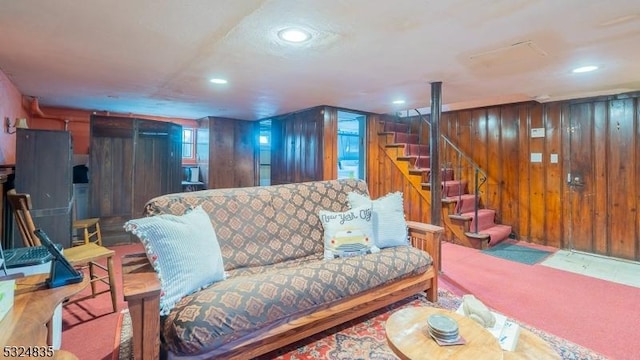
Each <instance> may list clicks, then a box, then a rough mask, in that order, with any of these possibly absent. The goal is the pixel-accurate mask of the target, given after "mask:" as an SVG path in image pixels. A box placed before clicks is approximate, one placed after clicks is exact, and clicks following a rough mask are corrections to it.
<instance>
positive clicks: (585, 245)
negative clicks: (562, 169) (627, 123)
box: [565, 103, 595, 251]
mask: <svg viewBox="0 0 640 360" xmlns="http://www.w3.org/2000/svg"><path fill="white" fill-rule="evenodd" d="M592 111H593V109H592V106H591V104H590V103H581V104H570V105H569V109H568V123H567V126H568V127H567V138H568V144H569V146H568V155H569V159H568V160H569V161H568V166H567V170H568V171H567V173H566V183H567V185H568V186H567V191H568V193H567V195H568V196H567V199H568V206H567V212H568V213H567V215H568V216H567V219H568V226H567V229H566V232H567V233H566V234H565V239H566V243H565V247H567V248H569V249H572V250H573V249H575V250H581V251H591V250H592V249H593V226H591V224H592V220H593V217H594V213H595V203H594V168H593V163H594V161H593V156H594V153H593V145H594V141H593V113H592Z"/></svg>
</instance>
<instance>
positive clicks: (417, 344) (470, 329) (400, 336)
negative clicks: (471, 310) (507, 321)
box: [385, 306, 560, 360]
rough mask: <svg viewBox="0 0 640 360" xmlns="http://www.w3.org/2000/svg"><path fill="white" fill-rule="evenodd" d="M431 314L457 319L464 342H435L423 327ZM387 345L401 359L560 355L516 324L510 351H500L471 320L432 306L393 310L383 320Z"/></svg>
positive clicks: (515, 359)
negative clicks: (517, 330)
mask: <svg viewBox="0 0 640 360" xmlns="http://www.w3.org/2000/svg"><path fill="white" fill-rule="evenodd" d="M433 314H442V315H447V316H450V317H452V318H453V319H455V320H456V321H457V322H458V325H459V327H460V335H462V337H463V338H464V339H465V340H466V342H467V343H466V344H465V345H450V346H440V345H438V344H437V343H436V342H435V341H434V340H433V339H432V338H431V336H429V334H428V333H426V332H425V330H424V327H425V326H426V323H427V318H428V317H429V316H431V315H433ZM385 330H386V333H387V340H388V342H389V347H390V348H391V349H392V350H393V352H394V353H395V354H396V355H398V356H399V357H400V358H402V359H411V360H416V359H473V360H481V359H509V360H529V359H530V360H542V359H553V360H555V359H560V356H559V355H558V354H557V353H556V352H555V351H554V350H553V349H552V348H551V346H549V344H547V343H546V342H545V341H544V340H542V339H541V338H540V337H538V336H537V335H535V334H534V333H532V332H531V331H529V330H527V329H524V328H522V327H520V335H519V337H518V345H517V346H516V349H515V350H514V351H502V349H501V348H500V344H499V343H498V340H496V338H495V337H493V335H491V333H490V332H489V331H487V330H486V329H485V328H483V327H482V326H480V325H479V324H478V323H476V322H475V321H473V320H471V319H469V318H467V317H465V316H462V315H460V314H457V313H454V312H452V311H449V310H444V309H438V308H433V307H426V306H424V307H410V308H406V309H401V310H398V311H396V312H395V313H393V314H392V315H391V316H390V317H389V319H388V320H387V322H386V324H385Z"/></svg>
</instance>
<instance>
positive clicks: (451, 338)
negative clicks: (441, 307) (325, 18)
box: [427, 314, 460, 343]
mask: <svg viewBox="0 0 640 360" xmlns="http://www.w3.org/2000/svg"><path fill="white" fill-rule="evenodd" d="M427 330H428V331H429V335H431V336H432V337H433V338H434V339H436V340H438V341H441V342H444V343H448V342H456V341H458V340H459V338H460V333H459V329H458V322H457V321H455V320H454V319H453V318H451V317H449V316H446V315H438V314H436V315H431V316H429V318H428V319H427Z"/></svg>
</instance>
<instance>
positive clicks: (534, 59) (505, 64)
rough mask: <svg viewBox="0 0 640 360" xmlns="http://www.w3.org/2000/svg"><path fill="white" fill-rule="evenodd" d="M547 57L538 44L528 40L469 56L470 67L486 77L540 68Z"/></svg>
mask: <svg viewBox="0 0 640 360" xmlns="http://www.w3.org/2000/svg"><path fill="white" fill-rule="evenodd" d="M547 55H548V54H547V52H546V51H544V50H543V49H542V48H541V47H540V46H538V44H536V43H535V42H534V41H532V40H527V41H521V42H517V43H515V44H511V45H508V46H503V47H499V48H496V49H492V50H487V51H483V52H479V53H475V54H472V55H469V57H468V65H469V67H470V68H471V69H473V70H475V71H476V72H481V73H486V74H484V75H496V74H511V73H518V72H521V71H524V70H529V69H531V68H532V67H540V66H541V65H543V64H544V62H545V61H546V60H548V59H547ZM487 72H488V73H487Z"/></svg>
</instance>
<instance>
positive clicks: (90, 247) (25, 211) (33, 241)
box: [7, 189, 118, 312]
mask: <svg viewBox="0 0 640 360" xmlns="http://www.w3.org/2000/svg"><path fill="white" fill-rule="evenodd" d="M7 200H8V201H9V203H10V204H11V208H12V209H13V215H14V217H15V219H16V223H17V224H18V229H19V230H20V235H21V236H22V241H23V243H24V245H25V246H41V245H42V244H41V242H40V239H39V238H38V237H37V236H36V235H35V233H34V231H35V230H36V226H35V224H34V223H33V218H32V217H31V212H30V210H31V208H32V205H31V196H30V195H29V194H19V193H16V191H15V189H12V190H9V191H8V192H7ZM63 254H64V257H65V258H67V260H68V261H69V262H70V263H71V264H72V265H73V266H76V267H85V266H88V267H89V281H90V283H91V295H88V296H84V297H81V298H76V299H71V300H69V301H68V302H66V303H65V305H66V304H71V303H74V302H78V301H81V300H85V299H87V298H90V297H91V298H93V297H96V296H97V295H100V294H103V293H106V292H110V293H111V304H112V305H113V311H114V312H116V311H117V310H118V306H117V301H116V283H115V276H114V271H113V256H114V255H115V251H113V250H110V249H107V248H106V247H103V246H100V245H98V244H96V243H94V242H88V243H86V244H83V245H79V246H74V247H71V248H69V249H64V250H63ZM103 259H106V262H107V266H106V267H105V266H104V265H102V264H100V263H98V262H97V261H99V260H103ZM96 268H99V269H102V270H103V271H105V272H106V275H103V276H100V275H97V274H96V273H95V270H96ZM98 281H100V282H102V283H104V284H106V285H108V289H106V290H101V291H98V289H96V284H97V282H98Z"/></svg>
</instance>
